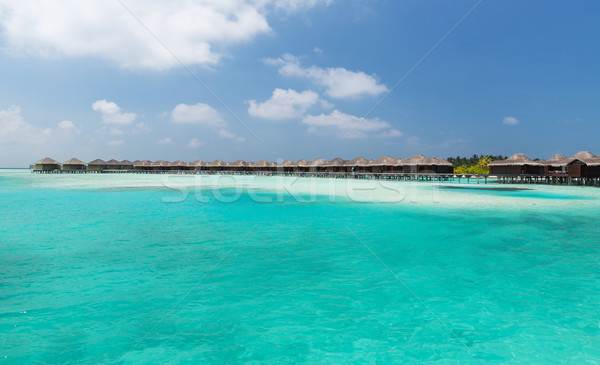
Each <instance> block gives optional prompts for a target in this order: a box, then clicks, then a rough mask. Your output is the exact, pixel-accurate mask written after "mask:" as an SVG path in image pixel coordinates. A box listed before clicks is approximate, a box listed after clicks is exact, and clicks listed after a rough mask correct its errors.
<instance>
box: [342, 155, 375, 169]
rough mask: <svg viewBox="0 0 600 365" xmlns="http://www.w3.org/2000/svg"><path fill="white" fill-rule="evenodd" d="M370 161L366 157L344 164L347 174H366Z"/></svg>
mask: <svg viewBox="0 0 600 365" xmlns="http://www.w3.org/2000/svg"><path fill="white" fill-rule="evenodd" d="M368 165H369V160H367V159H366V158H364V157H357V158H355V159H353V160H351V161H346V163H345V164H344V170H345V172H366V171H367V166H368Z"/></svg>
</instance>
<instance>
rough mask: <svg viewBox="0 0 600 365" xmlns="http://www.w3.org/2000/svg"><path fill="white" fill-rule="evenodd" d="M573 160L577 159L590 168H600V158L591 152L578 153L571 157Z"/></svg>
mask: <svg viewBox="0 0 600 365" xmlns="http://www.w3.org/2000/svg"><path fill="white" fill-rule="evenodd" d="M571 159H577V160H579V161H581V162H584V163H585V164H586V165H588V166H600V156H597V155H594V154H593V153H591V152H589V151H581V152H577V153H576V154H574V155H573V156H571Z"/></svg>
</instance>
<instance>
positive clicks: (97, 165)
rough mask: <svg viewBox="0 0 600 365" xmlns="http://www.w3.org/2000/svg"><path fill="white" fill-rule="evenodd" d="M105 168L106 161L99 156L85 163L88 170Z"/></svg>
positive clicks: (98, 170) (96, 170)
mask: <svg viewBox="0 0 600 365" xmlns="http://www.w3.org/2000/svg"><path fill="white" fill-rule="evenodd" d="M106 169H107V165H106V161H104V160H101V159H99V158H97V159H95V160H94V161H90V162H88V164H87V170H88V171H95V172H102V171H104V170H106Z"/></svg>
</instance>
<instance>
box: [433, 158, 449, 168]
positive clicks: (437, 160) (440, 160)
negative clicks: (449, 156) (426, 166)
mask: <svg viewBox="0 0 600 365" xmlns="http://www.w3.org/2000/svg"><path fill="white" fill-rule="evenodd" d="M433 162H434V165H436V166H454V165H452V163H450V162H448V161H446V160H445V159H443V158H440V157H434V158H433Z"/></svg>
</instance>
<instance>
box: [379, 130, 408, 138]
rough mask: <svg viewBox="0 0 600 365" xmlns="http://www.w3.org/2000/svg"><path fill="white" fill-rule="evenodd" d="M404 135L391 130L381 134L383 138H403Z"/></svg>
mask: <svg viewBox="0 0 600 365" xmlns="http://www.w3.org/2000/svg"><path fill="white" fill-rule="evenodd" d="M402 135H403V133H402V132H400V131H399V130H397V129H390V130H389V131H387V132H384V133H382V134H381V137H402Z"/></svg>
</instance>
